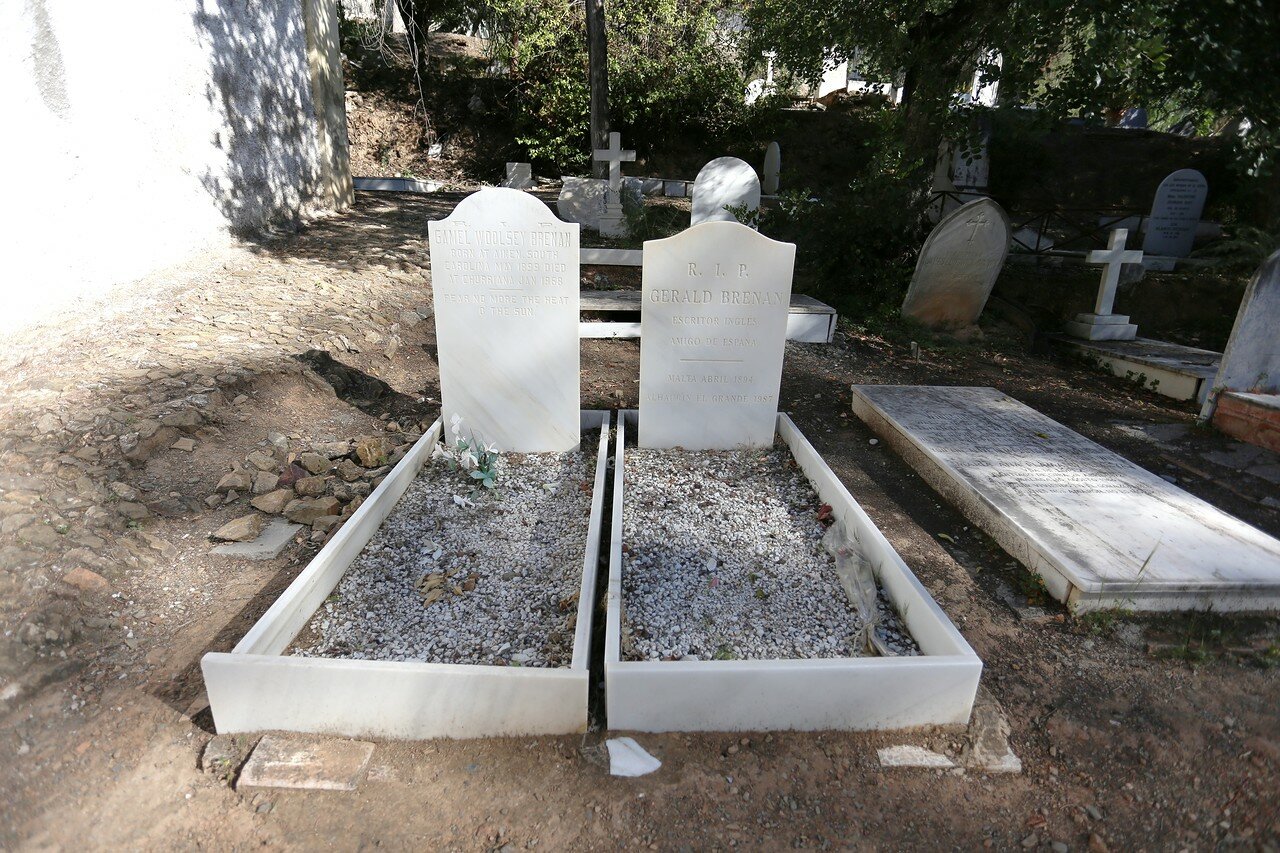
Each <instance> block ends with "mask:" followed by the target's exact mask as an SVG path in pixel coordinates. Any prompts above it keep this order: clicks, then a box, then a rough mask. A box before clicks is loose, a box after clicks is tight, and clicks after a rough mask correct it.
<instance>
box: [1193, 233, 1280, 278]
mask: <svg viewBox="0 0 1280 853" xmlns="http://www.w3.org/2000/svg"><path fill="white" fill-rule="evenodd" d="M1276 252H1280V232H1275V231H1268V230H1266V229H1264V228H1258V227H1255V226H1253V225H1241V226H1238V227H1237V228H1236V229H1235V234H1233V235H1232V236H1230V237H1228V238H1227V239H1225V240H1219V241H1217V242H1216V243H1211V244H1210V245H1208V246H1206V247H1204V248H1203V249H1200V250H1199V251H1197V252H1195V256H1196V257H1197V258H1218V259H1219V260H1220V261H1221V262H1222V264H1223V266H1224V267H1226V268H1227V269H1233V270H1243V271H1250V270H1255V269H1257V268H1258V267H1260V266H1262V262H1263V261H1265V260H1266V259H1267V258H1269V257H1271V256H1272V255H1273V254H1275V253H1276Z"/></svg>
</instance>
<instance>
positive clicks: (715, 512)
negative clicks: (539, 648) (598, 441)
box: [621, 445, 919, 661]
mask: <svg viewBox="0 0 1280 853" xmlns="http://www.w3.org/2000/svg"><path fill="white" fill-rule="evenodd" d="M624 458H625V462H624V465H625V468H626V470H625V472H624V475H625V483H626V500H625V505H624V508H623V517H622V533H623V536H622V558H623V564H622V565H623V570H622V604H623V607H622V614H623V621H622V649H621V650H622V657H623V659H624V660H632V661H645V660H648V661H670V660H777V659H806V658H841V657H858V656H862V655H865V654H867V652H866V651H865V649H866V646H867V644H866V643H865V642H864V641H863V640H862V638H863V631H862V630H861V629H862V627H863V619H862V618H861V617H860V616H859V612H858V610H857V608H856V607H855V606H854V604H853V603H852V602H851V600H850V598H849V596H848V594H846V592H845V589H844V587H843V585H842V583H841V579H840V576H839V574H838V573H837V566H836V558H835V556H834V555H833V554H832V553H831V551H830V550H829V548H828V546H827V545H826V544H824V537H826V536H827V533H828V524H829V523H830V522H829V520H828V519H827V518H826V514H827V513H829V512H830V508H826V510H825V511H824V509H823V506H822V502H821V500H820V499H819V498H818V495H817V493H816V492H815V491H814V489H813V487H812V485H811V484H810V483H809V481H808V479H806V477H805V475H804V473H803V472H802V471H801V470H800V468H799V467H798V466H797V465H796V463H795V460H794V459H793V458H792V456H791V453H790V451H789V450H788V449H787V448H786V447H785V446H781V445H779V446H775V447H773V448H771V449H767V450H737V451H697V452H691V451H684V450H649V449H641V448H636V447H628V448H627V450H626V454H625V457H624ZM828 541H829V539H828ZM876 612H877V616H876V618H875V620H874V621H875V622H876V623H877V626H876V627H875V628H874V633H875V636H876V638H877V640H878V641H879V642H878V646H879V650H880V652H881V653H886V654H889V655H901V656H914V655H918V654H919V648H918V646H917V645H916V643H915V641H914V640H913V639H912V638H911V636H910V634H909V633H908V631H907V629H906V627H905V626H904V625H903V623H902V621H901V620H900V619H899V618H898V615H897V614H896V613H895V612H894V611H893V608H892V607H891V605H890V604H889V602H888V600H887V599H886V598H885V596H884V594H883V591H882V590H877V595H876Z"/></svg>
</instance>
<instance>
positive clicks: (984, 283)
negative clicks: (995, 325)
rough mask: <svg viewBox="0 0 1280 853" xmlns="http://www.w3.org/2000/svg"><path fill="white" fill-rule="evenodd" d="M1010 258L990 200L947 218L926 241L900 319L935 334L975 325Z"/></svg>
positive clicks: (1001, 216)
mask: <svg viewBox="0 0 1280 853" xmlns="http://www.w3.org/2000/svg"><path fill="white" fill-rule="evenodd" d="M1008 254H1009V217H1008V216H1006V215H1005V212H1004V210H1003V209H1002V208H1001V207H1000V205H998V204H996V203H995V202H994V201H992V200H991V199H989V198H983V199H978V200H977V201H971V202H969V203H968V204H965V205H962V206H960V207H958V208H956V209H955V210H953V211H951V213H949V214H947V215H946V216H944V217H943V218H942V220H941V221H940V222H939V223H938V226H937V227H936V228H934V229H933V233H931V234H930V235H929V238H928V239H927V240H925V241H924V248H922V249H921V250H920V259H919V260H918V261H917V262H916V271H915V275H913V276H912V277H911V287H910V288H909V289H908V290H907V297H906V299H905V300H903V303H902V313H903V315H904V316H906V317H911V318H912V319H914V320H918V321H919V322H921V323H923V324H924V325H926V326H928V327H930V328H933V329H962V328H965V327H967V326H971V325H973V324H974V323H976V322H977V320H978V317H979V316H981V314H982V309H983V308H984V307H985V306H986V304H987V297H989V296H990V295H991V288H992V287H993V286H995V283H996V277H997V276H999V275H1000V270H1001V268H1003V267H1004V261H1005V257H1006V256H1007V255H1008Z"/></svg>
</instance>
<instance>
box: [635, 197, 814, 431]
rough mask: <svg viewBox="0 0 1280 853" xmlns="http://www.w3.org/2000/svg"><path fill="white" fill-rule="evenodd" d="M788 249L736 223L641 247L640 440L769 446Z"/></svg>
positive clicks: (791, 248) (787, 290) (783, 330)
mask: <svg viewBox="0 0 1280 853" xmlns="http://www.w3.org/2000/svg"><path fill="white" fill-rule="evenodd" d="M795 254H796V247H795V245H794V244H792V243H780V242H778V241H776V240H771V239H769V238H768V237H764V236H762V235H760V234H758V233H756V232H755V231H753V230H752V229H750V228H748V227H746V226H745V225H741V224H739V223H737V222H706V223H703V224H702V225H696V226H694V227H693V228H690V229H689V230H687V231H685V232H683V233H681V234H678V235H676V236H675V237H669V238H667V239H665V240H650V241H647V242H646V243H645V244H644V271H643V286H642V291H643V302H642V307H641V310H640V425H639V442H640V446H641V447H653V448H671V447H682V448H684V449H686V450H733V449H737V448H743V447H767V446H769V445H770V444H772V443H773V433H774V425H775V421H776V419H777V413H778V389H779V387H780V385H781V382H782V356H783V350H784V348H785V344H786V336H787V311H788V306H789V305H790V302H791V274H792V269H793V267H794V265H795Z"/></svg>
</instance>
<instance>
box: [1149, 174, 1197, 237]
mask: <svg viewBox="0 0 1280 853" xmlns="http://www.w3.org/2000/svg"><path fill="white" fill-rule="evenodd" d="M1208 194H1209V182H1208V181H1206V180H1205V179H1204V175H1202V174H1200V173H1199V172H1197V171H1196V170H1195V169H1179V170H1178V171H1176V172H1173V173H1171V174H1170V175H1169V177H1167V178H1165V179H1164V180H1163V181H1161V182H1160V188H1159V189H1157V190H1156V197H1155V201H1153V202H1152V203H1151V216H1150V218H1149V219H1147V236H1146V238H1145V239H1144V240H1143V241H1142V251H1143V252H1145V253H1146V254H1148V255H1159V256H1164V257H1170V258H1185V257H1186V256H1187V255H1189V254H1191V247H1192V245H1194V244H1195V241H1196V225H1197V224H1198V223H1199V222H1200V213H1201V212H1202V211H1203V210H1204V199H1205V196H1207V195H1208Z"/></svg>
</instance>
